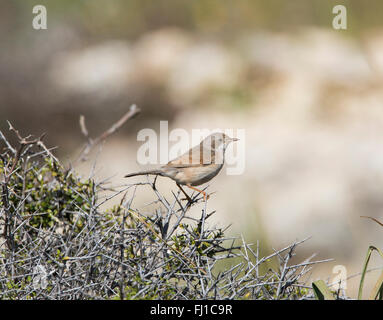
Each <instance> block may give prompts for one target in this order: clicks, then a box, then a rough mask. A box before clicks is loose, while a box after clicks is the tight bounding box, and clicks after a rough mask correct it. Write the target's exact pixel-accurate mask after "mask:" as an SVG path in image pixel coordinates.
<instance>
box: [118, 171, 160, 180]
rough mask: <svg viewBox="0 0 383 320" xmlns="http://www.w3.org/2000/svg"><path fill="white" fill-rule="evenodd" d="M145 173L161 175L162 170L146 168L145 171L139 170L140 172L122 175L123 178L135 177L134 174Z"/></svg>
mask: <svg viewBox="0 0 383 320" xmlns="http://www.w3.org/2000/svg"><path fill="white" fill-rule="evenodd" d="M147 174H154V175H159V176H161V175H162V171H161V170H158V169H157V170H146V171H140V172H135V173H129V174H127V175H126V176H124V178H129V177H135V176H144V175H147Z"/></svg>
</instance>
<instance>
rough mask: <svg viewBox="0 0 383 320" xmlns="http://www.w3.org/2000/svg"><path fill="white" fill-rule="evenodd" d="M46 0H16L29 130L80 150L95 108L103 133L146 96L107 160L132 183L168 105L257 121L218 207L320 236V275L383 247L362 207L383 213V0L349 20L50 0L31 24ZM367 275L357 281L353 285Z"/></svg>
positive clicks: (15, 73)
mask: <svg viewBox="0 0 383 320" xmlns="http://www.w3.org/2000/svg"><path fill="white" fill-rule="evenodd" d="M36 4H37V3H35V2H34V1H25V0H14V1H2V2H1V3H0V6H1V9H0V39H1V50H0V115H1V117H0V120H1V121H0V130H1V131H3V132H5V131H7V124H6V121H5V120H10V121H11V122H12V123H13V124H14V125H15V126H16V127H17V128H19V129H20V130H21V132H23V133H24V134H27V133H33V134H36V135H38V134H41V133H42V132H47V141H48V142H47V144H49V145H51V146H54V145H57V146H59V148H58V149H57V150H56V153H57V154H58V156H59V157H60V158H61V159H62V160H63V161H66V162H68V161H69V160H70V159H74V158H75V156H76V154H77V153H78V151H79V148H80V147H81V145H82V143H83V142H84V138H83V137H82V135H81V132H80V129H79V125H78V118H79V116H80V114H83V115H85V117H86V120H87V125H88V128H89V131H90V134H91V136H93V137H95V136H97V135H98V134H100V133H101V132H102V131H103V130H105V129H106V128H107V127H108V126H109V125H111V124H112V123H113V122H114V121H116V120H117V119H118V118H119V117H120V116H122V114H123V113H124V112H125V111H126V109H127V108H128V106H129V105H130V104H132V103H136V104H137V105H138V106H139V107H140V108H141V109H142V113H141V114H140V116H139V117H137V118H136V119H134V120H132V121H130V122H128V123H127V124H126V125H125V126H124V127H123V128H122V129H121V131H120V132H118V133H117V134H115V135H114V136H112V137H111V138H110V139H108V141H107V142H106V144H105V145H104V146H103V152H102V153H101V155H100V156H99V157H98V160H97V163H98V167H97V168H98V169H97V175H98V176H99V177H100V178H106V177H110V176H112V180H113V183H115V184H121V183H126V181H125V180H123V179H122V178H121V177H122V176H123V174H125V173H129V172H133V171H136V170H139V169H141V168H142V166H140V165H139V164H138V163H137V162H136V151H137V150H138V148H139V146H140V144H139V143H138V142H137V140H136V135H137V132H138V131H139V130H140V129H143V128H153V129H155V130H158V129H159V121H160V120H168V121H169V130H171V129H176V128H183V129H186V130H188V131H190V132H191V130H192V129H204V128H210V129H214V128H217V127H219V128H232V129H245V130H246V154H245V157H246V170H245V173H244V174H242V175H240V176H227V175H226V174H225V172H224V171H222V172H221V173H220V175H219V176H218V177H217V178H216V179H214V180H213V181H212V182H211V183H210V186H209V189H208V190H209V191H210V192H216V193H215V194H214V195H212V197H211V199H210V200H209V202H208V208H209V209H210V210H217V214H216V215H215V220H214V221H213V223H216V224H218V225H222V226H225V225H228V224H232V227H231V228H230V229H229V233H230V234H231V235H240V234H243V235H244V237H245V239H247V241H248V242H255V241H256V240H260V241H261V247H262V250H263V252H265V253H266V252H270V250H272V248H273V247H274V248H281V247H283V246H285V245H287V244H289V243H291V242H293V241H294V240H296V239H302V238H304V237H307V236H312V239H311V240H310V241H308V242H307V243H306V244H304V245H303V246H302V247H301V248H300V250H299V251H298V257H297V261H300V260H303V259H305V258H307V257H308V256H310V255H311V254H312V253H314V252H316V253H318V255H317V257H316V258H317V259H324V258H334V259H335V261H334V262H330V263H327V264H324V265H321V266H318V267H317V268H315V269H314V272H313V275H312V279H316V278H318V277H321V278H322V279H327V278H329V279H330V280H331V279H333V278H334V277H335V275H336V274H333V273H332V268H333V267H334V266H335V265H344V266H346V268H347V272H348V275H349V276H351V275H353V274H356V273H358V272H360V271H361V269H362V264H363V261H364V258H365V254H366V250H367V247H368V245H370V244H374V245H376V246H378V247H382V239H383V229H382V228H381V227H380V226H378V225H377V224H375V223H373V222H372V221H369V220H366V219H362V218H360V216H361V215H368V216H372V217H375V218H377V219H381V220H383V212H382V209H383V148H382V142H383V140H382V138H383V91H382V89H383V25H382V22H381V21H383V20H382V19H383V3H382V2H381V1H369V2H368V3H363V4H362V3H361V2H360V1H356V0H355V1H351V0H350V1H339V2H338V3H337V4H344V5H346V8H347V10H348V16H347V19H348V29H347V30H342V31H337V30H334V29H333V28H332V19H333V17H334V15H333V14H332V7H333V5H335V4H334V3H333V2H332V1H323V0H321V1H319V0H317V1H303V0H300V1H294V3H293V4H291V3H290V2H287V1H283V0H273V1H267V2H266V1H261V0H252V1H213V0H211V1H198V2H196V1H180V0H177V1H176V0H171V1H170V0H169V1H163V2H161V3H159V2H158V3H157V2H155V1H139V0H131V1H122V0H118V1H117V0H113V1H95V0H94V1H69V0H67V1H39V3H38V4H43V5H46V7H47V10H48V29H47V30H41V31H36V30H33V29H32V25H31V22H32V19H33V14H32V8H33V6H34V5H36ZM90 165H91V164H90V163H89V164H84V165H82V166H80V167H79V168H78V170H79V172H81V173H82V174H84V175H86V174H87V173H88V171H89V169H90ZM142 180H145V177H138V178H134V180H133V181H142ZM158 187H159V189H160V190H161V192H163V193H164V194H165V195H166V196H167V197H169V198H170V197H171V196H172V195H171V190H174V191H176V187H175V185H174V183H173V182H171V181H168V180H166V179H163V178H160V179H159V184H158ZM141 191H142V192H140V193H138V192H137V194H138V196H137V198H136V200H135V202H134V206H136V207H137V208H141V210H142V211H143V212H148V213H149V212H151V210H152V209H153V208H152V207H150V206H149V207H144V204H145V203H148V202H151V201H152V200H154V198H153V194H152V193H150V192H147V190H145V188H142V189H141ZM200 209H201V206H199V207H198V206H197V207H196V208H194V211H195V212H196V214H198V212H199V210H200ZM380 265H382V261H379V259H378V257H374V258H373V263H372V265H371V266H380ZM377 276H378V272H372V273H370V274H369V275H368V277H367V278H368V279H367V284H368V286H369V287H370V288H371V285H372V283H373V282H374V280H375V279H376V278H377ZM358 282H359V277H354V278H353V279H350V280H349V282H348V290H347V294H349V295H350V296H351V297H354V298H355V297H356V288H357V285H358ZM368 291H369V290H368V289H367V290H365V292H366V294H367V293H368Z"/></svg>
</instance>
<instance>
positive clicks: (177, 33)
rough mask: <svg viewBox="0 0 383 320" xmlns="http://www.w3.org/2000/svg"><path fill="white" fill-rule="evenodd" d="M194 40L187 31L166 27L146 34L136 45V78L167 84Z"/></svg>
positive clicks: (134, 52)
mask: <svg viewBox="0 0 383 320" xmlns="http://www.w3.org/2000/svg"><path fill="white" fill-rule="evenodd" d="M192 42H193V39H192V36H191V35H190V34H189V33H187V32H186V31H183V30H180V29H176V28H164V29H160V30H157V31H153V32H150V33H148V34H144V35H143V36H142V37H141V38H140V39H139V40H138V41H137V42H136V43H135V45H134V51H133V54H134V62H135V65H136V70H137V73H136V79H137V80H139V81H142V82H154V83H156V84H159V85H161V84H162V85H163V86H164V85H166V83H167V80H168V78H169V76H170V73H171V72H172V71H173V69H174V68H175V66H176V65H177V64H178V63H179V61H180V60H181V59H182V58H183V57H184V55H185V54H186V51H187V50H188V49H189V48H190V46H191V44H192Z"/></svg>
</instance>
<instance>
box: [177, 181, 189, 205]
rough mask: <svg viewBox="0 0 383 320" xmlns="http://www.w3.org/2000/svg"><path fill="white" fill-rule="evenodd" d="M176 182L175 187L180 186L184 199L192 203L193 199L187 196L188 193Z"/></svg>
mask: <svg viewBox="0 0 383 320" xmlns="http://www.w3.org/2000/svg"><path fill="white" fill-rule="evenodd" d="M176 184H177V187H178V188H180V190H181V191H182V193H183V194H184V195H185V197H186V199H187V200H188V201H189V202H190V203H192V202H193V200H192V199H191V198H190V197H189V195H188V194H187V193H186V192H185V190H184V189H183V188H182V187H181V186H180V185H179V184H178V183H176Z"/></svg>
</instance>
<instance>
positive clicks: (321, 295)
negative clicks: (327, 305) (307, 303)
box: [312, 280, 335, 300]
mask: <svg viewBox="0 0 383 320" xmlns="http://www.w3.org/2000/svg"><path fill="white" fill-rule="evenodd" d="M312 287H313V290H314V294H315V297H316V298H317V300H335V296H334V295H333V293H332V292H331V290H330V289H329V288H328V287H327V286H326V284H325V283H324V281H323V280H318V281H314V282H313V283H312Z"/></svg>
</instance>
